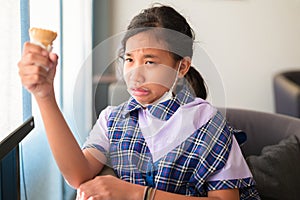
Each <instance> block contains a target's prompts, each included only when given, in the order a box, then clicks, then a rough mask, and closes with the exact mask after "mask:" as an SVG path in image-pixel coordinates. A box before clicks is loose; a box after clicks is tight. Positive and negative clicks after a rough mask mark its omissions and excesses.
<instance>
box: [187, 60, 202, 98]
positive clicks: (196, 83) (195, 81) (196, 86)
mask: <svg viewBox="0 0 300 200" xmlns="http://www.w3.org/2000/svg"><path fill="white" fill-rule="evenodd" d="M184 77H185V79H186V80H187V81H188V83H189V84H190V87H191V89H192V90H193V91H194V93H195V95H196V97H200V98H202V99H206V98H207V87H206V84H205V81H204V79H203V78H202V76H201V74H200V73H199V72H198V71H197V70H196V69H195V68H194V67H192V66H190V69H189V71H188V72H187V73H186V74H185V76H184Z"/></svg>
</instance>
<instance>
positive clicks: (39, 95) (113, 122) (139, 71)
mask: <svg viewBox="0 0 300 200" xmlns="http://www.w3.org/2000/svg"><path fill="white" fill-rule="evenodd" d="M193 40H194V34H193V31H192V29H191V27H190V26H189V24H188V23H187V21H186V20H185V18H184V17H183V16H181V15H180V14H179V13H178V12H177V11H175V10H174V9H173V8H171V7H168V6H154V7H151V8H149V9H146V10H144V11H142V12H141V13H140V14H139V15H137V16H136V17H134V18H133V20H132V21H131V23H130V24H129V26H128V32H127V33H126V35H125V36H124V39H123V41H122V49H121V51H120V55H121V57H122V58H123V59H124V77H125V81H126V84H127V87H128V91H129V93H130V94H131V98H130V99H129V100H128V101H127V102H125V103H123V104H121V105H119V106H115V107H112V106H109V107H107V108H106V109H104V110H103V111H102V112H101V114H100V116H99V118H98V120H97V122H96V124H95V125H94V127H93V129H92V131H91V133H90V136H89V137H88V139H87V141H86V142H85V144H84V147H83V148H82V149H81V148H80V146H79V145H78V143H77V142H76V140H75V138H74V137H73V135H72V133H71V131H70V129H69V127H68V125H67V124H66V122H65V120H64V118H63V116H62V114H61V112H60V110H59V108H58V106H57V103H56V100H55V95H54V89H53V79H54V76H55V70H56V65H57V60H58V57H57V55H56V54H54V53H48V52H47V51H45V50H43V49H42V48H40V47H39V46H36V45H33V44H31V43H26V44H25V46H24V53H23V56H22V59H21V60H20V62H19V64H18V66H19V74H20V77H21V80H22V84H23V85H24V87H26V88H27V89H28V90H29V91H30V92H31V93H32V94H33V95H34V96H35V99H36V101H37V103H38V106H39V109H40V111H41V114H42V118H43V122H44V125H45V128H46V134H47V137H48V141H49V144H50V147H51V149H52V152H53V155H54V157H55V160H56V162H57V164H58V166H59V168H60V171H61V173H62V174H63V176H64V178H65V179H66V180H67V181H68V183H69V184H70V185H71V186H73V187H74V188H77V199H112V200H116V199H124V200H127V199H137V200H142V199H155V200H160V199H161V200H165V199H174V200H176V199H178V200H180V199H259V196H258V194H257V192H256V190H255V188H254V181H253V178H252V175H251V173H250V171H249V169H248V167H247V164H246V162H245V160H244V158H243V156H242V154H241V151H240V148H239V146H238V143H237V140H236V138H235V133H236V132H235V131H234V130H233V129H232V128H231V127H229V126H228V125H227V124H226V121H225V119H224V118H223V117H222V115H221V114H220V113H219V112H218V111H217V110H216V109H215V108H213V107H212V106H211V105H210V104H209V103H208V102H207V101H205V100H204V99H206V96H207V93H206V87H205V84H204V81H203V79H202V77H201V75H200V74H199V73H198V72H197V71H196V70H195V69H194V68H193V67H192V66H191V58H192V53H193ZM39 66H48V68H49V69H48V70H45V69H44V68H42V67H39ZM179 82H180V83H179ZM105 164H107V165H110V166H111V167H112V168H113V170H114V172H115V174H116V176H117V177H113V176H109V175H108V176H97V175H98V174H99V172H100V171H101V170H102V169H103V167H104V165H105Z"/></svg>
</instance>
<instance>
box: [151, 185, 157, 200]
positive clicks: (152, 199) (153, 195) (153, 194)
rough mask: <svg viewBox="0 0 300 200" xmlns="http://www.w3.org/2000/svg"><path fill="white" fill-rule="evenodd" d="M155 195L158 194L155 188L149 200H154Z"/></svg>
mask: <svg viewBox="0 0 300 200" xmlns="http://www.w3.org/2000/svg"><path fill="white" fill-rule="evenodd" d="M155 193H156V188H153V189H152V191H151V198H149V200H154V197H155Z"/></svg>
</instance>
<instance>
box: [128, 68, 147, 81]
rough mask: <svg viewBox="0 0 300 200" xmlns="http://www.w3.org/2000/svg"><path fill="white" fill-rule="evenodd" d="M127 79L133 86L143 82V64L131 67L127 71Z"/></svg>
mask: <svg viewBox="0 0 300 200" xmlns="http://www.w3.org/2000/svg"><path fill="white" fill-rule="evenodd" d="M128 79H129V81H130V82H131V84H133V85H134V86H139V85H141V84H143V83H144V82H145V70H144V67H143V66H138V67H135V68H133V69H132V70H130V71H129V72H128Z"/></svg>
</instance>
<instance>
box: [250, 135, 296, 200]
mask: <svg viewBox="0 0 300 200" xmlns="http://www.w3.org/2000/svg"><path fill="white" fill-rule="evenodd" d="M246 160H247V163H248V165H249V168H250V170H251V172H252V174H253V177H254V179H255V181H256V183H257V186H256V187H257V190H258V192H259V193H260V196H261V197H262V199H273V200H274V199H281V200H282V199H290V200H293V199H299V197H300V184H299V181H300V143H299V139H298V138H297V137H296V136H295V135H292V136H290V137H288V138H286V139H283V140H282V141H280V142H279V143H278V144H276V145H270V146H266V147H264V148H263V150H262V152H261V155H259V156H254V155H251V156H249V157H247V159H246Z"/></svg>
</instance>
